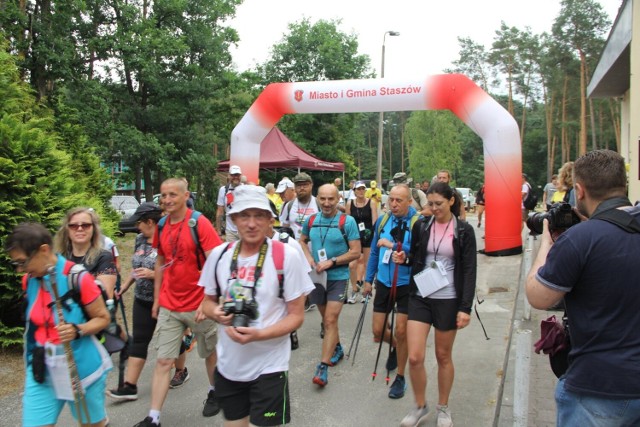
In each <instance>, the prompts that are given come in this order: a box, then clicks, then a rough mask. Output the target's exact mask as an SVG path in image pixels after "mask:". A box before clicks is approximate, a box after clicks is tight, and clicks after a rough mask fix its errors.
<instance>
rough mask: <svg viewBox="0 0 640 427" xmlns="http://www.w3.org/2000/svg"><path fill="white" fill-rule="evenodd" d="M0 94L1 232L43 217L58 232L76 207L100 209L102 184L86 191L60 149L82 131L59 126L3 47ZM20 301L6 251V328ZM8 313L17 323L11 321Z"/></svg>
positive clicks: (0, 295) (1, 281) (1, 269)
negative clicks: (59, 130) (63, 219)
mask: <svg viewBox="0 0 640 427" xmlns="http://www.w3.org/2000/svg"><path fill="white" fill-rule="evenodd" d="M0 94H2V95H3V96H2V98H1V99H2V101H1V102H0V141H1V145H0V236H6V235H7V234H9V233H10V232H11V230H12V229H13V227H14V226H15V225H17V224H18V223H20V222H24V221H32V222H40V223H42V224H44V225H45V226H46V227H47V228H48V229H49V230H51V231H52V232H55V230H56V229H57V228H58V226H59V224H60V219H61V217H62V216H63V215H64V214H65V212H66V211H67V210H68V209H70V208H72V207H74V206H79V205H83V206H94V207H96V210H98V212H100V211H101V210H102V209H101V207H102V205H103V203H104V200H101V199H100V198H99V197H98V196H99V195H98V194H95V193H92V191H93V190H94V188H98V187H99V186H95V187H94V188H91V189H90V190H88V189H87V188H88V186H87V185H86V184H87V183H86V180H80V179H79V178H78V177H80V176H81V175H82V171H77V170H75V168H77V167H79V163H76V162H74V158H73V156H72V155H70V154H68V153H67V152H65V151H63V150H62V149H61V148H64V147H65V144H68V146H73V145H74V144H75V143H81V141H78V140H76V141H73V140H72V138H74V137H76V138H79V136H80V134H78V133H75V134H74V133H71V132H69V133H67V134H65V135H60V134H59V133H57V132H56V131H55V121H54V120H53V116H52V114H51V112H50V111H48V110H47V109H45V108H42V106H41V105H39V104H36V103H35V98H34V96H33V94H32V92H31V91H30V90H29V89H28V88H27V87H26V85H25V84H23V83H22V82H20V80H19V78H18V73H17V68H16V66H15V63H14V59H13V58H12V57H11V56H10V55H9V54H7V53H6V52H5V51H4V50H2V51H0ZM61 125H62V127H63V128H66V125H65V124H63V123H61ZM84 156H89V154H87V153H84ZM94 166H95V165H94ZM98 169H99V167H98ZM84 170H85V171H86V172H87V175H89V176H96V177H98V178H97V179H101V178H100V176H101V175H100V172H95V171H92V170H91V169H90V167H89V166H85V169H84ZM107 228H109V227H107ZM19 300H20V287H19V286H18V278H17V275H16V272H15V271H14V269H13V267H12V266H11V265H10V264H9V262H8V258H7V256H6V254H4V253H3V254H2V256H0V322H4V323H5V324H6V325H7V326H8V327H14V326H16V325H15V324H14V323H13V322H15V311H16V308H17V309H19V307H20V304H19ZM7 316H8V317H9V318H11V319H13V322H8V320H7Z"/></svg>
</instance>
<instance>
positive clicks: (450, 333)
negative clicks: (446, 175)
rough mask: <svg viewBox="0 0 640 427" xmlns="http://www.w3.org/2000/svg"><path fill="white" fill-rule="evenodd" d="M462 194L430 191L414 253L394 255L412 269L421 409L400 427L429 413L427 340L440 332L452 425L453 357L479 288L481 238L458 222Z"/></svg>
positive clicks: (413, 348)
mask: <svg viewBox="0 0 640 427" xmlns="http://www.w3.org/2000/svg"><path fill="white" fill-rule="evenodd" d="M457 197H459V196H457V192H456V191H455V190H454V189H452V188H451V187H449V185H447V184H445V183H442V182H439V183H436V184H433V185H432V186H431V187H430V188H429V190H428V191H427V200H428V204H429V207H430V208H431V211H432V213H433V215H432V216H429V217H426V218H423V219H421V220H419V221H418V222H416V224H415V225H414V227H413V229H412V236H411V250H410V253H409V255H408V261H407V259H406V258H407V256H406V254H405V253H404V252H397V253H394V255H393V256H394V262H396V263H403V262H408V263H409V264H410V265H411V266H412V268H411V284H410V286H411V288H410V297H409V320H408V322H407V342H408V349H409V374H410V376H411V384H412V387H413V394H414V399H415V401H416V405H417V406H416V409H414V410H412V411H411V412H410V413H409V414H408V415H407V416H406V417H405V418H404V419H403V420H402V423H401V426H415V425H417V424H418V423H419V422H420V421H422V420H423V419H426V417H427V414H428V413H429V408H428V407H427V399H426V388H427V374H426V370H425V367H424V359H425V351H426V344H427V338H428V336H429V332H430V330H431V326H432V325H433V327H434V328H435V353H436V360H437V362H438V405H437V406H436V409H437V412H438V426H449V425H452V421H451V412H450V411H449V407H448V404H449V394H450V393H451V388H452V386H453V377H454V367H453V360H452V357H451V353H452V349H453V342H454V340H455V337H456V332H457V331H458V329H462V328H464V327H466V326H467V325H468V324H469V320H470V313H471V308H472V303H473V295H474V292H475V288H476V267H477V263H476V239H475V234H474V232H473V227H472V226H471V225H469V224H468V223H467V222H465V221H462V220H460V219H458V214H459V212H457V210H458V206H459V204H458V203H457V201H456V198H457Z"/></svg>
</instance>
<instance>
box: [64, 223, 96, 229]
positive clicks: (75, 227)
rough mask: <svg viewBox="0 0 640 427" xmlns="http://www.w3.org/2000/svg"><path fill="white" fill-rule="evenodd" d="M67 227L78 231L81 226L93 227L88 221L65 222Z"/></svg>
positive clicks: (83, 227)
mask: <svg viewBox="0 0 640 427" xmlns="http://www.w3.org/2000/svg"><path fill="white" fill-rule="evenodd" d="M67 227H69V228H70V229H71V230H73V231H78V230H80V229H81V228H82V229H84V230H88V229H89V228H91V227H93V224H92V223H90V222H86V223H85V222H78V223H74V224H67Z"/></svg>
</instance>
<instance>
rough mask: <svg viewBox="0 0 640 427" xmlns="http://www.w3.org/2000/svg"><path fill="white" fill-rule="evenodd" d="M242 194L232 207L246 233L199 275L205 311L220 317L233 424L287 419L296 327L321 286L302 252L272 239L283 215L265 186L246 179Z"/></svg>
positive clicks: (226, 403)
mask: <svg viewBox="0 0 640 427" xmlns="http://www.w3.org/2000/svg"><path fill="white" fill-rule="evenodd" d="M235 196H236V198H235V202H234V205H233V209H232V210H231V211H230V212H229V213H230V216H231V218H232V220H233V222H234V223H235V224H236V226H237V227H238V232H239V234H240V240H239V241H238V242H235V243H232V244H229V245H222V246H218V247H217V248H216V249H214V251H213V253H212V255H211V257H209V259H208V260H207V262H206V264H205V266H204V269H203V271H202V276H201V278H200V282H199V284H200V286H203V287H204V289H205V291H204V292H205V294H206V296H205V299H204V302H203V311H204V313H205V314H206V315H207V317H209V318H210V319H213V320H215V321H216V322H218V336H219V342H218V350H219V351H218V352H219V355H220V359H219V360H218V366H217V368H216V371H215V382H216V393H217V395H218V397H219V399H220V406H221V408H222V410H223V412H224V418H225V420H226V421H225V425H233V426H247V427H248V426H249V425H250V423H251V425H259V426H276V425H282V424H287V423H289V422H290V419H291V404H290V402H289V387H288V370H289V358H290V357H291V345H290V343H289V334H290V333H291V332H293V331H295V330H296V329H297V328H299V327H300V326H301V325H302V322H303V320H304V299H305V295H306V294H308V293H309V292H311V291H312V290H313V288H314V287H313V285H312V283H311V282H310V280H309V278H308V276H307V271H306V269H305V267H304V262H303V260H302V259H301V255H300V254H299V253H298V251H297V250H296V249H295V248H294V247H293V246H290V245H288V244H284V243H281V242H277V241H275V240H271V239H269V237H271V236H272V235H273V233H272V232H271V231H268V230H270V229H271V228H270V225H271V224H272V222H273V218H274V217H275V214H274V213H273V212H272V210H271V207H270V206H269V200H268V199H267V195H266V192H265V189H264V188H262V187H258V186H254V185H244V186H242V187H240V188H238V189H237V190H236V195H235ZM277 251H279V252H277ZM278 254H279V255H278ZM278 256H279V257H280V262H281V263H282V265H281V266H278V262H277V259H278ZM278 269H282V271H281V272H280V274H278ZM230 307H231V308H232V309H230ZM240 307H242V308H240Z"/></svg>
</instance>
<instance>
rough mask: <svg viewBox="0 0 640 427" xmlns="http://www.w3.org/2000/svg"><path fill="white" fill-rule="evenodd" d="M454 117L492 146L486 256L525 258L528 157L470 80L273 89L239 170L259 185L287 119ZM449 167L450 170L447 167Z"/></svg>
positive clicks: (236, 140)
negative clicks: (268, 146)
mask: <svg viewBox="0 0 640 427" xmlns="http://www.w3.org/2000/svg"><path fill="white" fill-rule="evenodd" d="M445 109H448V110H451V111H452V112H453V113H454V114H455V115H456V116H458V117H459V118H460V120H462V121H463V122H464V123H465V124H466V125H467V126H469V127H470V128H471V129H472V130H473V131H474V132H475V133H476V134H477V135H478V136H480V137H481V138H482V141H483V146H484V174H485V185H486V188H487V190H488V191H487V192H486V195H485V199H486V221H485V224H486V227H485V231H486V232H485V253H486V254H487V255H496V256H499V255H513V254H519V253H521V252H522V237H521V221H522V220H521V212H520V208H521V186H522V176H521V173H522V157H521V156H522V154H521V147H520V136H519V132H518V125H517V124H516V122H515V120H514V119H513V117H512V116H511V115H510V114H509V113H508V112H507V111H506V110H505V109H504V108H502V106H500V104H498V103H497V102H496V101H495V100H494V99H493V98H492V97H491V96H489V95H488V94H487V93H486V92H484V91H483V90H482V89H481V88H480V87H478V86H477V85H476V84H475V83H473V81H471V80H470V79H469V78H468V77H466V76H463V75H461V74H441V75H434V76H429V77H427V78H426V79H420V80H394V79H388V78H385V79H370V80H332V81H317V82H297V83H272V84H270V85H268V86H267V87H266V88H265V90H264V91H263V92H262V93H261V94H260V95H259V96H258V98H257V99H256V101H255V102H254V103H253V105H252V106H251V108H249V110H248V111H247V113H246V114H245V115H244V117H243V118H242V120H240V122H239V123H238V125H237V126H236V127H235V128H234V130H233V132H232V133H231V160H230V161H231V164H237V165H239V166H240V167H241V168H242V171H243V172H244V174H245V175H246V176H247V179H248V180H249V181H254V182H258V169H259V163H260V162H259V158H260V142H261V141H262V139H263V138H264V137H265V136H266V135H267V133H269V131H270V130H271V128H272V127H273V126H275V124H276V123H277V122H278V121H279V120H280V118H281V117H282V116H284V115H285V114H314V113H357V112H379V111H415V110H445ZM443 166H446V165H443Z"/></svg>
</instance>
